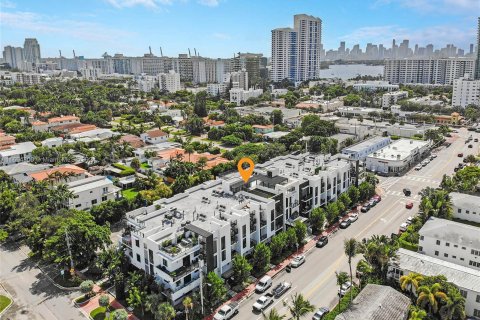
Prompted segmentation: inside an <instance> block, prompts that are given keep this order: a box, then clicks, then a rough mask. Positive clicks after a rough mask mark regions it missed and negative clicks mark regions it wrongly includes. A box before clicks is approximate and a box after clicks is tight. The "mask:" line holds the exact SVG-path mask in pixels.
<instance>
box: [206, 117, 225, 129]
mask: <svg viewBox="0 0 480 320" xmlns="http://www.w3.org/2000/svg"><path fill="white" fill-rule="evenodd" d="M203 122H204V123H205V125H206V126H208V127H211V128H221V127H224V126H225V121H221V120H212V119H208V117H205V118H203Z"/></svg>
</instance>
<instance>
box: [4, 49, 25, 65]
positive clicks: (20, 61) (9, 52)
mask: <svg viewBox="0 0 480 320" xmlns="http://www.w3.org/2000/svg"><path fill="white" fill-rule="evenodd" d="M3 61H5V62H6V63H8V64H9V65H10V67H11V68H17V69H19V70H25V58H24V56H23V48H22V47H12V46H5V47H4V48H3Z"/></svg>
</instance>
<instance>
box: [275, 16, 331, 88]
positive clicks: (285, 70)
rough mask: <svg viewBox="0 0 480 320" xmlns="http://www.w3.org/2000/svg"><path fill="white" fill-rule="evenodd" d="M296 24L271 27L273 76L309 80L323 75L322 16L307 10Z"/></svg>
mask: <svg viewBox="0 0 480 320" xmlns="http://www.w3.org/2000/svg"><path fill="white" fill-rule="evenodd" d="M293 20H294V27H293V29H292V28H279V29H274V30H272V80H273V81H281V80H283V79H285V78H288V79H289V80H291V81H295V82H297V81H306V80H310V79H317V78H319V77H320V56H321V53H322V45H321V43H322V20H321V19H320V18H316V17H313V16H309V15H306V14H297V15H295V16H294V18H293Z"/></svg>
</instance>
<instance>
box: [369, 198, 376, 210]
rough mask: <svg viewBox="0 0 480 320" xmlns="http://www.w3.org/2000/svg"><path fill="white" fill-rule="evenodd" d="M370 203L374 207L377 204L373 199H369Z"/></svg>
mask: <svg viewBox="0 0 480 320" xmlns="http://www.w3.org/2000/svg"><path fill="white" fill-rule="evenodd" d="M368 205H369V207H370V208H373V207H375V206H376V205H377V202H376V201H375V200H373V199H372V200H370V201H368Z"/></svg>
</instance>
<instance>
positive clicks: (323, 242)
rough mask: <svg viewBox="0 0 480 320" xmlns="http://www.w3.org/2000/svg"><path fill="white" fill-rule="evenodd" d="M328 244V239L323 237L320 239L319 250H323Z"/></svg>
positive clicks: (318, 242)
mask: <svg viewBox="0 0 480 320" xmlns="http://www.w3.org/2000/svg"><path fill="white" fill-rule="evenodd" d="M327 243H328V237H326V236H322V237H320V239H318V241H317V244H316V246H317V248H323V247H325V246H326V245H327Z"/></svg>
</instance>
